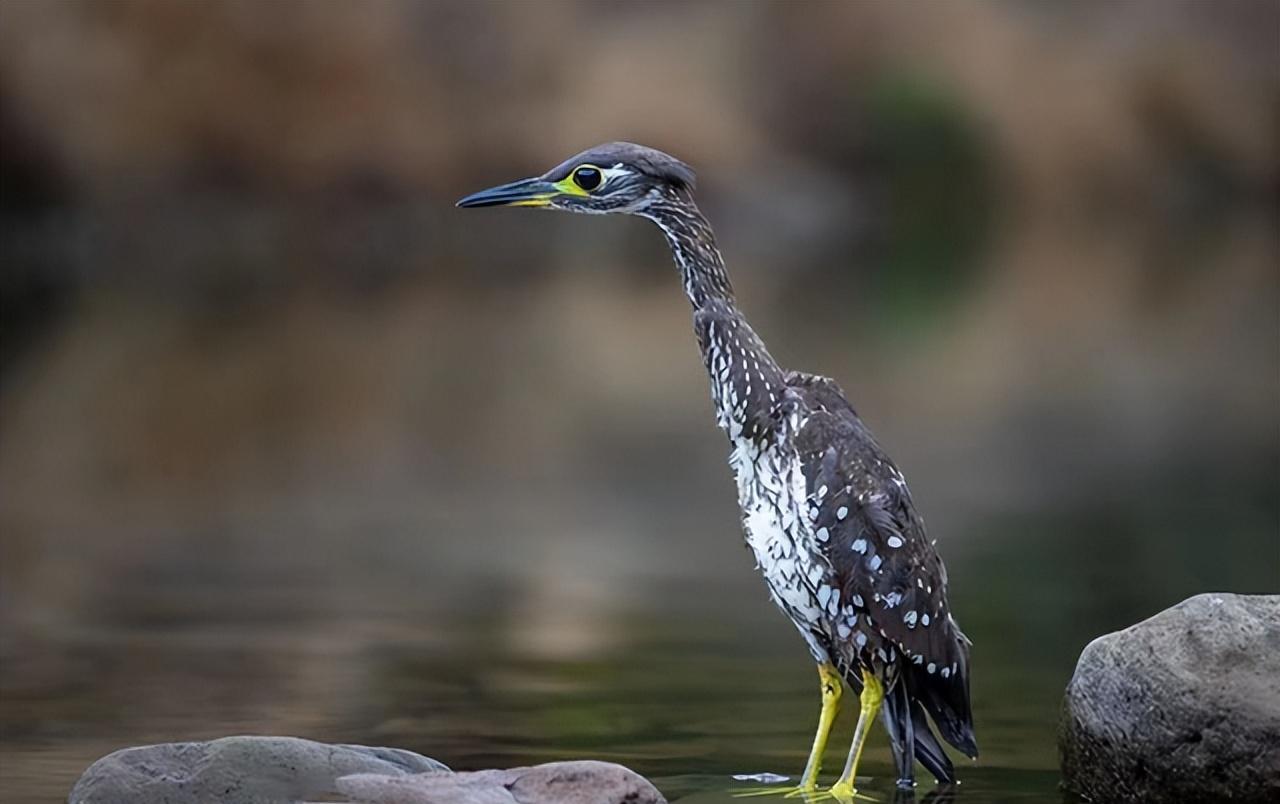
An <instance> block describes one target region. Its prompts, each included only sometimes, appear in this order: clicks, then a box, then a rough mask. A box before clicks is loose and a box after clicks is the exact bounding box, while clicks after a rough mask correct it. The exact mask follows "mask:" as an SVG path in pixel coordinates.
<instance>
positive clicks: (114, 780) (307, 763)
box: [68, 737, 666, 804]
mask: <svg viewBox="0 0 1280 804" xmlns="http://www.w3.org/2000/svg"><path fill="white" fill-rule="evenodd" d="M332 801H344V802H351V803H352V804H666V799H664V798H663V797H662V794H661V793H659V792H658V790H657V789H656V788H655V787H654V786H653V785H652V784H650V783H649V782H648V780H646V779H645V778H644V777H642V776H640V775H639V774H637V773H635V772H634V771H631V770H628V769H627V768H624V767H622V766H621V765H615V764H613V763H609V762H593V761H579V762H550V763H547V764H545V765H535V766H533V767H529V768H512V769H510V770H484V771H475V772H471V773H453V772H451V771H450V770H449V769H448V768H447V767H445V766H444V765H443V764H441V763H439V762H437V761H435V760H434V759H429V758H427V757H424V756H422V755H420V754H415V753H413V752H412V751H405V750H403V749H399V748H371V747H368V746H363V745H328V744H325V743H317V742H312V741H311V740H302V739H299V738H296V737H224V738H222V739H220V740H210V741H209V742H191V743H162V744H160V745H146V746H139V747H137V748H125V749H122V750H120V751H116V752H115V753H112V754H108V755H107V756H105V757H103V758H102V759H99V760H98V761H97V762H95V763H93V764H92V765H91V766H89V769H88V770H86V771H85V772H84V775H83V776H81V777H80V780H79V781H78V782H76V785H75V787H74V788H73V789H72V790H71V795H70V797H69V798H68V802H69V804H209V802H219V804H307V802H332Z"/></svg>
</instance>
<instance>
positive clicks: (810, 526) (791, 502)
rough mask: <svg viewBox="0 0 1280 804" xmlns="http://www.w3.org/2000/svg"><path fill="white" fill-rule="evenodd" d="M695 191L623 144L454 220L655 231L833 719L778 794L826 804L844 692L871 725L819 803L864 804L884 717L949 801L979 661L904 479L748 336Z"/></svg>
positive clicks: (502, 192) (774, 572)
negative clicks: (532, 212)
mask: <svg viewBox="0 0 1280 804" xmlns="http://www.w3.org/2000/svg"><path fill="white" fill-rule="evenodd" d="M694 189H695V174H694V171H693V169H692V168H690V167H689V165H687V164H686V163H684V162H682V161H680V160H679V159H676V158H675V157H672V156H670V155H668V154H666V153H663V152H662V151H658V150H655V149H653V148H648V147H645V146H642V145H636V144H634V143H628V142H611V143H606V144H603V145H599V146H596V147H594V148H590V149H588V150H586V151H583V152H582V153H580V154H577V155H576V156H573V157H570V158H569V159H567V160H565V161H564V162H562V163H560V164H559V165H557V166H556V167H554V168H552V169H551V170H549V171H547V172H546V173H544V174H543V175H541V176H535V177H533V178H527V179H521V180H519V181H514V182H511V183H508V184H502V185H499V186H496V187H492V188H490V189H487V190H482V191H480V192H477V193H474V194H472V195H468V196H466V197H465V198H463V199H461V200H460V201H458V202H457V206H459V207H491V206H513V207H532V208H537V209H548V210H559V211H567V212H577V213H586V214H596V215H604V214H618V215H633V216H637V217H640V218H645V219H648V220H650V221H652V222H653V223H655V224H657V226H658V228H659V229H660V230H661V231H662V234H663V235H665V237H666V240H667V243H668V245H669V246H670V249H671V253H672V257H673V258H674V261H675V264H676V267H677V268H678V269H679V274H680V280H681V284H682V286H683V289H684V295H685V296H686V297H687V299H688V301H689V303H690V305H691V306H692V313H693V331H694V334H695V336H696V339H697V344H698V348H699V351H700V353H701V356H702V362H703V365H704V367H705V368H706V371H707V374H708V376H709V377H710V381H711V399H712V403H713V407H714V410H715V416H716V423H717V424H718V425H719V427H720V428H721V429H722V430H724V432H725V434H726V435H727V436H728V440H729V465H730V468H731V469H732V472H733V475H734V477H735V480H736V484H737V493H738V503H739V506H740V507H741V509H742V530H743V535H744V538H745V541H746V544H747V546H748V547H749V548H750V551H751V552H752V553H753V554H754V557H755V561H756V564H757V566H758V569H759V570H760V572H761V574H762V575H763V576H764V581H765V584H766V586H767V587H768V591H769V596H770V598H771V599H772V600H773V602H774V603H775V604H776V605H777V607H778V608H779V609H781V610H782V612H783V613H784V614H785V615H786V616H787V617H788V618H789V619H790V620H791V622H792V623H793V624H794V625H795V627H796V628H797V629H798V630H799V632H800V636H801V637H802V638H803V640H804V642H805V644H806V645H807V647H808V649H809V652H810V654H811V655H812V657H813V660H814V662H815V664H816V665H817V669H818V679H819V691H820V695H821V701H822V707H821V711H820V714H819V718H818V728H817V732H816V734H815V735H814V740H813V745H812V748H811V749H810V752H809V758H808V762H807V763H806V764H805V767H804V771H803V772H802V774H801V776H800V779H799V784H798V785H797V786H795V787H794V788H785V789H783V790H780V791H778V792H786V793H788V794H792V795H810V794H818V792H819V785H818V776H819V772H820V770H821V765H822V759H823V754H824V752H825V749H826V746H827V740H828V736H829V734H830V732H831V728H832V724H833V722H834V721H835V718H836V714H837V712H838V711H839V707H840V701H841V697H842V694H843V688H844V685H846V684H847V685H848V687H849V689H850V690H851V691H852V692H854V693H855V694H857V695H858V699H859V705H860V706H859V716H858V722H857V725H856V727H855V729H854V736H853V741H852V744H851V746H850V749H849V754H848V759H847V761H846V762H845V766H844V770H843V772H842V773H841V774H840V776H839V778H838V779H837V780H836V782H835V783H834V784H833V785H832V786H831V787H830V788H829V789H828V790H826V791H823V793H822V795H824V796H827V797H833V798H837V799H840V800H852V798H853V797H854V796H855V795H856V794H857V788H856V778H857V772H858V765H859V761H860V758H861V756H862V750H863V746H864V745H865V743H866V740H867V736H868V734H869V731H870V729H871V727H872V725H873V723H874V721H875V719H876V717H877V715H879V716H880V717H881V719H882V721H883V723H884V726H885V729H886V730H887V732H888V736H889V742H890V747H891V750H892V753H893V757H894V764H895V766H896V771H897V779H896V786H897V787H898V788H899V789H900V790H910V789H911V788H913V787H914V786H915V777H914V766H915V762H916V761H919V762H920V763H921V764H922V765H923V766H924V767H925V768H926V769H927V770H928V771H929V772H930V773H932V774H933V776H934V777H935V778H936V780H937V781H938V782H939V783H940V784H950V783H953V782H955V781H956V774H955V768H954V766H953V764H952V762H951V760H950V758H949V757H948V756H947V753H946V751H945V750H944V749H943V747H942V745H941V744H940V743H939V741H938V737H937V736H936V735H935V734H934V731H933V728H936V729H937V734H938V735H941V737H942V738H943V739H944V740H945V741H946V742H947V743H949V744H951V745H952V746H953V747H954V748H956V749H957V750H959V751H960V752H961V753H963V754H965V755H966V756H969V757H971V758H976V757H977V754H978V748H977V742H976V739H975V735H974V726H973V712H972V707H971V705H970V696H969V651H970V645H971V643H970V641H969V639H968V638H967V637H966V636H965V635H964V632H962V631H961V630H960V627H959V625H958V624H957V623H956V620H955V618H954V617H953V616H952V612H951V606H950V604H949V602H948V600H947V571H946V568H945V567H944V566H943V563H942V559H941V558H940V557H939V555H938V552H937V549H936V547H935V544H934V542H933V541H930V540H929V539H928V537H927V536H926V532H925V526H924V521H923V519H922V518H921V516H920V514H919V513H917V511H916V507H915V504H914V502H913V501H912V498H911V492H910V490H909V489H908V487H907V483H906V480H905V479H904V477H903V475H902V472H901V471H899V470H898V467H897V466H896V465H895V464H894V463H893V461H892V460H891V459H890V458H889V456H888V455H887V454H886V453H885V451H884V450H883V449H882V448H881V447H880V445H879V444H878V443H877V441H876V440H875V438H874V437H873V436H872V434H871V432H870V430H869V429H868V428H867V427H866V425H864V424H863V422H862V420H861V419H860V418H859V416H858V414H857V413H856V412H855V411H854V408H853V406H852V405H851V404H850V402H849V401H848V398H847V397H846V395H845V393H844V392H843V391H842V390H841V388H840V386H839V385H837V384H836V382H835V381H834V380H831V379H829V378H827V377H823V376H819V375H816V374H808V373H804V372H800V371H792V370H788V369H785V368H783V367H782V366H780V365H779V364H778V362H777V361H776V360H774V358H773V356H772V355H770V353H769V350H768V349H767V348H766V347H765V344H764V342H763V341H762V340H761V339H760V336H759V335H757V333H756V331H755V330H754V329H753V328H752V327H751V325H750V324H749V323H748V322H747V319H746V317H745V315H744V314H743V312H742V311H741V309H740V308H739V306H738V302H737V299H736V297H735V294H734V291H733V286H732V284H731V282H730V281H729V275H728V273H727V272H726V269H725V263H724V259H723V257H722V256H721V253H720V250H719V248H718V246H717V244H716V238H715V234H714V233H713V231H712V229H711V225H710V224H709V223H708V221H707V218H706V216H704V215H703V213H702V212H701V210H700V209H699V208H698V205H697V203H695V200H694ZM926 715H927V716H926ZM930 719H931V720H932V726H933V727H932V728H931V726H930Z"/></svg>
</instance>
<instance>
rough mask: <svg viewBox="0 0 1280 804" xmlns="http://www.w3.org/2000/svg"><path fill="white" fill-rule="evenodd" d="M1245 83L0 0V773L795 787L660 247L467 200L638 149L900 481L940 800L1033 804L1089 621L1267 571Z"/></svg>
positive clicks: (630, 36)
mask: <svg viewBox="0 0 1280 804" xmlns="http://www.w3.org/2000/svg"><path fill="white" fill-rule="evenodd" d="M1278 53H1280V6H1277V4H1276V3H1274V2H1236V1H1233V2H1208V0H1203V1H1202V2H1154V1H1153V2H1078V3H1072V4H1050V3H1040V2H1019V1H1015V0H1002V1H998V2H987V3H932V4H890V3H873V2H857V3H852V2H851V3H835V2H831V3H757V2H746V1H745V0H744V1H742V2H700V3H674V2H643V3H639V2H634V3H630V2H622V3H591V2H467V3H462V2H457V3H445V2H421V3H411V2H388V1H387V0H379V1H378V2H368V3H354V2H351V3H339V2H269V3H262V2H247V1H246V2H212V0H211V1H210V2H200V3H175V2H158V1H157V2H144V1H138V2H134V1H132V0H129V1H126V0H111V1H110V2H73V1H72V0H60V1H59V2H38V1H37V0H3V2H0V169H2V171H3V193H2V196H0V260H2V262H0V264H2V267H0V292H2V294H3V300H2V302H0V305H2V306H0V335H2V337H3V344H2V348H0V798H4V799H5V800H11V801H28V802H53V801H58V800H63V799H65V796H66V793H67V791H68V789H69V787H70V785H71V783H72V782H73V781H74V779H75V778H76V776H77V775H78V774H79V772H80V771H81V770H83V768H84V767H85V766H86V765H87V764H89V762H91V761H92V760H93V759H94V758H96V757H97V756H100V755H102V754H103V753H106V752H107V751H110V750H113V749H115V748H119V747H122V746H126V745H130V744H139V743H144V742H155V741H165V740H182V739H198V738H209V737H214V736H219V735H223V734H228V733H238V732H254V733H286V734H296V735H300V736H307V737H313V738H316V739H322V740H332V741H337V742H353V743H370V744H391V745H397V746H401V747H405V748H411V749H414V750H417V751H420V752H422V753H426V754H428V755H431V756H435V757H438V758H440V759H441V760H443V761H445V762H446V763H449V764H451V765H453V766H454V767H457V768H461V769H473V768H481V767H487V766H510V765H516V764H521V763H529V762H538V761H546V760H548V759H554V758H564V757H575V758H577V757H595V758H603V759H614V760H618V761H622V762H625V763H627V764H629V765H631V766H632V767H634V768H635V769H637V770H639V771H641V772H643V773H645V774H647V775H649V776H651V777H652V778H654V779H655V781H657V783H658V784H659V786H660V787H662V788H663V790H664V791H665V792H666V793H667V794H668V796H670V797H672V798H673V799H678V798H681V797H688V798H689V800H699V801H702V800H705V801H712V800H720V797H721V796H722V792H723V790H725V789H727V788H728V787H729V786H730V782H729V779H728V774H730V773H747V772H758V771H774V772H779V773H795V772H797V771H799V769H800V768H801V766H802V765H803V761H804V756H805V753H806V751H807V748H808V745H809V739H810V734H811V728H812V725H813V719H814V715H815V714H816V710H817V695H816V689H815V684H814V677H813V675H814V674H813V669H812V667H811V663H810V661H809V659H808V656H807V653H806V651H805V649H804V648H803V646H802V645H801V643H800V640H799V639H797V638H796V636H795V634H794V631H793V629H792V628H791V626H790V625H789V624H788V623H787V622H786V621H785V619H784V618H783V617H782V616H781V615H780V614H778V613H777V612H776V611H775V610H774V609H773V608H772V606H771V604H770V603H769V602H768V600H767V598H766V595H765V592H764V588H763V586H762V584H761V582H760V580H759V578H758V577H757V575H756V573H755V571H754V569H753V563H752V560H751V558H750V556H749V554H748V552H747V551H746V550H745V549H744V548H743V547H742V542H741V534H740V530H739V527H738V523H737V510H736V502H735V495H734V490H733V485H732V482H731V479H730V476H729V472H728V469H727V468H726V467H725V465H724V464H725V456H726V454H727V445H726V443H725V441H724V438H723V435H722V434H721V433H720V432H719V431H718V430H717V429H716V428H715V427H714V425H713V421H712V415H711V406H710V402H709V393H708V383H707V380H706V377H705V376H704V374H703V371H702V368H701V365H700V362H699V359H698V356H697V352H696V349H695V346H694V343H693V339H692V336H691V333H690V324H689V310H688V305H687V302H686V301H685V300H684V299H683V298H682V297H681V295H680V291H679V285H678V282H677V279H676V277H675V269H674V268H673V266H672V264H671V261H670V258H669V256H668V254H667V252H666V248H665V244H664V243H663V241H662V238H661V237H660V236H659V234H658V233H657V232H656V231H655V230H654V229H653V228H652V227H651V226H650V225H649V224H647V223H646V222H643V221H638V220H632V219H614V218H596V219H586V218H582V217H578V216H568V215H560V216H555V215H546V214H541V213H539V214H533V213H530V212H527V211H523V210H482V211H475V210H457V209H454V208H453V202H454V200H456V199H457V198H458V197H460V196H462V195H463V194H466V193H469V192H471V191H474V190H477V189H481V188H484V187H488V186H490V185H493V184H497V183H500V182H504V181H508V180H511V179H515V178H520V177H523V176H527V175H532V174H536V173H541V172H542V171H544V170H546V169H547V168H548V167H550V166H551V165H553V164H556V163H558V162H559V161H560V160H561V159H563V158H565V157H567V156H569V155H570V154H573V153H576V152H577V151H579V150H581V149H583V148H586V147H588V146H591V145H593V144H596V143H598V142H601V141H606V140H612V139H628V140H634V141H637V142H642V143H645V144H647V145H652V146H655V147H658V148H660V149H663V150H666V151H669V152H671V153H673V154H675V155H677V156H679V157H681V158H683V159H685V160H686V161H688V162H690V163H692V164H693V165H694V166H695V167H696V168H697V169H698V170H699V171H700V182H699V199H700V202H701V204H702V206H703V208H704V211H706V213H707V214H708V216H709V217H710V219H711V220H712V222H713V224H715V226H716V227H717V232H718V235H719V239H720V242H721V246H722V248H723V250H724V252H725V256H726V260H727V262H728V264H729V267H730V271H731V273H732V275H733V277H734V279H735V282H736V285H737V289H738V293H739V296H740V300H741V303H742V306H743V307H744V309H745V310H746V311H747V313H748V315H749V316H750V317H751V319H752V321H753V323H754V324H755V325H756V328H757V329H758V330H759V332H760V333H761V334H762V336H763V337H764V338H765V340H766V341H767V342H768V343H769V345H770V347H771V350H772V351H773V353H774V355H775V356H777V357H778V359H779V360H780V361H781V362H782V363H784V364H785V365H790V366H793V367H797V368H803V369H805V370H809V371H815V372H819V373H823V374H827V375H829V376H832V377H834V378H836V379H837V380H838V381H839V382H840V383H841V384H842V385H843V387H844V388H845V389H846V391H847V392H848V393H849V395H850V397H851V399H853V401H854V403H855V405H856V407H857V408H858V410H859V412H860V413H861V414H862V416H863V417H864V419H866V420H867V422H868V423H869V424H870V426H871V427H872V428H873V429H874V430H875V431H876V432H877V434H878V435H879V438H880V441H881V442H882V443H883V444H884V445H885V447H886V448H887V449H888V451H889V452H890V453H891V454H892V455H894V456H895V457H896V459H897V461H898V463H899V464H900V465H901V466H902V468H903V470H904V471H905V473H906V475H907V477H908V478H909V479H910V481H911V484H912V488H913V490H914V493H915V497H916V500H917V503H918V504H919V506H920V507H921V509H922V511H923V513H924V515H925V517H926V520H927V521H928V522H929V524H930V526H931V531H932V535H933V536H934V537H936V538H937V539H938V544H939V548H940V550H941V552H942V554H943V556H944V558H945V559H946V561H947V563H948V566H949V568H950V575H951V585H952V600H953V603H954V608H955V610H956V612H957V615H958V618H959V620H960V622H961V623H962V624H963V625H964V626H965V629H966V631H968V632H969V634H970V636H971V637H972V638H973V640H974V642H975V647H974V679H973V684H974V698H975V706H976V712H977V721H978V734H979V742H980V744H981V746H982V748H983V757H982V759H981V761H980V762H979V763H978V764H977V765H976V766H972V767H966V768H965V769H964V770H963V771H962V776H963V777H964V778H966V781H968V782H970V784H968V785H966V789H965V790H964V793H965V795H964V798H965V800H966V801H973V802H976V801H983V800H990V801H999V800H1013V799H1016V800H1018V801H1027V800H1031V799H1035V800H1040V799H1043V800H1046V801H1053V800H1059V799H1060V797H1061V796H1060V794H1058V793H1057V792H1056V791H1055V786H1056V780H1057V777H1056V767H1057V760H1056V749H1055V745H1054V735H1055V728H1056V717H1057V712H1058V705H1059V701H1060V695H1061V690H1062V688H1063V686H1064V685H1065V683H1066V681H1067V679H1068V678H1069V677H1070V674H1071V671H1072V668H1073V666H1074V662H1075V658H1076V656H1077V655H1078V653H1079V651H1080V649H1081V648H1082V647H1083V645H1084V644H1086V643H1087V642H1088V640H1090V639H1092V638H1093V637H1095V636H1097V635H1099V634H1101V633H1104V632H1107V631H1110V630H1114V629H1116V628H1120V627H1123V626H1126V625H1128V624H1131V623H1133V622H1135V621H1137V620H1139V619H1142V618H1144V617H1147V616H1149V615H1151V614H1154V613H1156V612H1157V611H1159V610H1160V609H1162V608H1164V607H1166V606H1168V605H1171V604H1173V603H1175V602H1177V601H1179V600H1181V599H1183V598H1184V597H1186V596H1188V595H1191V594H1194V593H1196V592H1200V591H1211V590H1212V591H1237V592H1275V591H1276V589H1277V587H1280V413H1278V411H1280V267H1278V266H1280V247H1278V243H1277V226H1276V222H1277V197H1278V191H1280V56H1278V55H1277V54H1278ZM851 722H852V720H851V718H850V719H849V720H842V721H841V723H840V725H839V726H838V728H839V729H840V730H841V731H840V732H839V734H840V737H839V739H836V740H833V748H832V751H833V756H832V758H831V759H829V764H831V765H835V764H836V763H837V760H836V759H835V756H834V755H835V753H838V752H840V751H842V750H843V744H844V743H845V740H846V739H847V736H848V733H849V729H850V728H851ZM837 744H839V745H840V746H841V747H840V748H836V747H835V746H836V745H837ZM864 767H865V768H866V769H867V772H869V773H871V774H872V775H874V776H876V777H877V782H876V784H877V785H879V784H881V783H882V782H885V783H887V780H888V779H891V778H892V777H891V776H889V775H888V774H889V773H890V772H891V765H890V759H889V755H888V751H887V748H886V746H885V741H884V739H883V736H882V735H880V734H879V732H877V736H876V737H875V738H874V739H873V740H872V743H871V747H870V750H869V754H868V759H867V761H866V762H865V763H864ZM887 789H888V788H887V787H886V788H885V790H887Z"/></svg>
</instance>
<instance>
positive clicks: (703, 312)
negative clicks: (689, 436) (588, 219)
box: [642, 192, 786, 442]
mask: <svg viewBox="0 0 1280 804" xmlns="http://www.w3.org/2000/svg"><path fill="white" fill-rule="evenodd" d="M642 214H643V215H644V216H645V217H647V218H649V219H651V220H653V221H654V222H655V223H657V224H658V227H659V228H661V229H662V232H663V234H665V235H666V237H667V242H668V243H669V244H670V246H671V253H672V256H673V257H674V258H675V261H676V265H677V266H679V268H680V276H681V279H682V282H683V285H684V292H685V296H687V297H688V298H689V303H690V304H692V305H693V310H694V332H695V334H696V335H697V336H698V346H699V348H700V349H701V351H702V361H703V364H704V365H705V366H706V369H707V374H708V375H709V376H710V378H711V398H712V401H713V402H714V403H715V406H716V421H717V423H718V424H719V425H720V427H721V428H722V429H724V431H725V432H726V433H728V435H729V437H730V439H732V440H734V441H735V442H736V441H738V440H739V439H742V438H747V439H750V440H755V439H759V438H764V437H766V436H768V435H770V434H771V433H773V431H774V428H775V426H776V425H777V423H778V417H777V415H776V414H777V411H778V406H779V404H780V403H781V402H782V400H783V395H784V394H783V392H784V389H785V386H786V377H785V372H784V371H783V369H782V368H781V367H780V366H779V365H778V363H777V362H776V361H775V360H774V359H773V356H772V355H770V354H769V350H768V349H766V348H765V345H764V342H763V341H761V340H760V337H759V336H758V335H756V332H755V330H753V329H752V328H751V325H750V324H749V323H747V319H746V317H745V316H743V314H742V311H740V310H739V309H738V306H737V304H736V303H735V300H734V296H733V285H732V284H731V283H730V282H729V274H728V273H727V272H726V271H725V267H724V258H723V257H721V256H720V250H719V249H718V248H716V237H715V233H714V232H712V231H711V225H710V224H709V223H707V219H706V218H705V217H703V215H702V212H701V211H699V210H698V207H697V205H696V204H694V203H693V199H692V198H691V197H689V196H688V195H687V193H684V192H680V193H675V194H672V195H668V196H663V197H662V199H661V200H659V201H657V202H655V203H653V204H651V205H649V206H648V207H647V208H646V209H645V211H644V212H643V213H642Z"/></svg>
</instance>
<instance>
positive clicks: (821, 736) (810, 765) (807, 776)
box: [800, 664, 844, 790]
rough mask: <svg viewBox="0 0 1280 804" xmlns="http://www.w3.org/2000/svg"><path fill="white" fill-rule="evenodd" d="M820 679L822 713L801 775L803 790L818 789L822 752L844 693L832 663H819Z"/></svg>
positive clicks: (825, 748)
mask: <svg viewBox="0 0 1280 804" xmlns="http://www.w3.org/2000/svg"><path fill="white" fill-rule="evenodd" d="M818 679H819V680H820V681H821V683H822V713H821V714H819V715H818V731H817V733H816V734H814V735H813V748H812V749H811V750H810V751H809V761H808V762H807V763H805V766H804V775H803V776H801V777H800V789H801V790H817V789H818V772H819V771H820V770H822V754H823V752H824V751H826V750H827V736H828V735H829V734H831V724H832V723H835V722H836V714H838V713H839V712H840V696H841V695H842V694H843V693H844V685H843V682H842V681H841V680H840V674H839V673H838V672H836V669H835V668H834V667H832V666H831V665H829V664H820V665H818Z"/></svg>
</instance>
